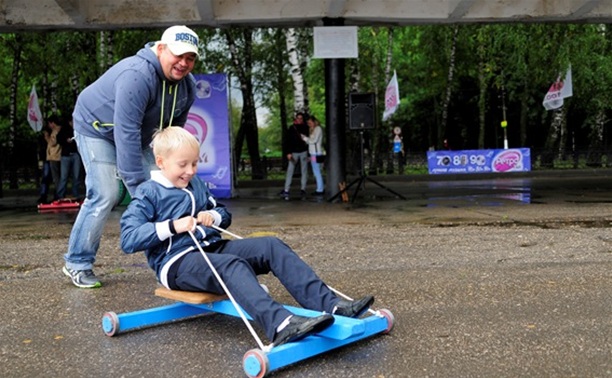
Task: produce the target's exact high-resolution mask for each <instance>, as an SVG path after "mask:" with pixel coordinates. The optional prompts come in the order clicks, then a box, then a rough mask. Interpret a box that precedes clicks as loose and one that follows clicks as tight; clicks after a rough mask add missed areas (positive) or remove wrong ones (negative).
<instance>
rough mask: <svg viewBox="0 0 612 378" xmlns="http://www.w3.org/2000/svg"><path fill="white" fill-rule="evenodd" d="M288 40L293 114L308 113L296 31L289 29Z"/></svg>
mask: <svg viewBox="0 0 612 378" xmlns="http://www.w3.org/2000/svg"><path fill="white" fill-rule="evenodd" d="M285 36H286V39H287V54H288V56H289V64H290V68H289V72H290V73H291V79H292V80H293V112H294V115H295V114H296V113H298V112H304V111H306V97H305V96H304V76H303V75H302V67H301V65H300V59H299V56H298V40H297V35H296V33H295V29H293V28H289V29H287V31H286V33H285Z"/></svg>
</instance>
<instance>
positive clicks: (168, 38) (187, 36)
mask: <svg viewBox="0 0 612 378" xmlns="http://www.w3.org/2000/svg"><path fill="white" fill-rule="evenodd" d="M199 41H200V39H199V38H198V35H197V34H196V33H195V32H194V31H193V30H191V29H189V28H188V27H187V26H185V25H176V26H171V27H169V28H168V29H166V31H165V32H164V34H163V35H162V37H161V40H160V41H159V42H158V43H161V44H164V45H167V46H168V48H169V49H170V51H171V52H172V54H174V55H177V56H178V55H183V54H185V53H194V54H196V55H198V56H199V55H200V53H199V52H198V50H199V48H198V45H199Z"/></svg>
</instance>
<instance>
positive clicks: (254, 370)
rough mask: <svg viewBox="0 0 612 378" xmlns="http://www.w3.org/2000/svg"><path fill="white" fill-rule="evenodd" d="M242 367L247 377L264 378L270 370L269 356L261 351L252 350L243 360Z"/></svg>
mask: <svg viewBox="0 0 612 378" xmlns="http://www.w3.org/2000/svg"><path fill="white" fill-rule="evenodd" d="M242 367H243V368H244V372H245V373H246V375H247V376H249V377H251V378H262V377H264V376H265V375H266V374H268V371H269V370H270V361H268V356H267V355H266V354H265V353H264V352H263V351H262V350H261V349H251V350H249V351H248V352H246V353H245V354H244V357H243V358H242Z"/></svg>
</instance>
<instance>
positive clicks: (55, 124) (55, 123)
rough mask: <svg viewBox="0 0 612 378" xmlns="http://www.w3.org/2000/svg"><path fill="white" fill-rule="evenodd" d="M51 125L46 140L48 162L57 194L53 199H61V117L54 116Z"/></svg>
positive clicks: (49, 120)
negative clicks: (59, 138) (59, 140)
mask: <svg viewBox="0 0 612 378" xmlns="http://www.w3.org/2000/svg"><path fill="white" fill-rule="evenodd" d="M47 124H48V125H49V130H50V132H49V133H45V134H44V135H45V139H46V140H47V161H48V162H49V168H50V169H51V177H52V178H53V186H54V188H55V194H54V195H53V199H54V200H57V199H60V198H61V197H59V183H60V171H61V169H60V168H61V166H60V164H61V160H62V145H61V144H60V143H59V142H58V140H57V136H58V135H59V133H60V131H61V130H62V125H61V122H60V118H59V116H57V115H55V114H53V115H51V116H50V117H49V118H48V119H47Z"/></svg>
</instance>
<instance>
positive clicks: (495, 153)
mask: <svg viewBox="0 0 612 378" xmlns="http://www.w3.org/2000/svg"><path fill="white" fill-rule="evenodd" d="M427 166H428V168H429V173H430V174H456V173H495V172H527V171H531V152H530V150H529V148H513V149H508V150H460V151H429V152H427Z"/></svg>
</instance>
